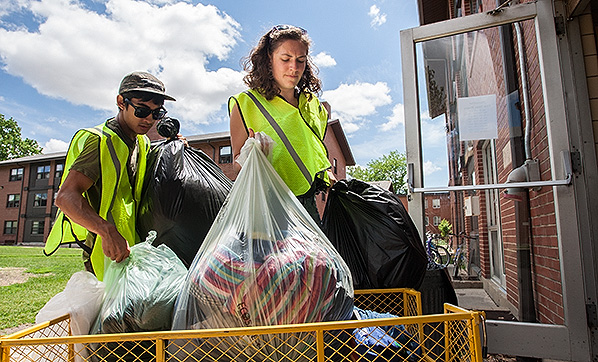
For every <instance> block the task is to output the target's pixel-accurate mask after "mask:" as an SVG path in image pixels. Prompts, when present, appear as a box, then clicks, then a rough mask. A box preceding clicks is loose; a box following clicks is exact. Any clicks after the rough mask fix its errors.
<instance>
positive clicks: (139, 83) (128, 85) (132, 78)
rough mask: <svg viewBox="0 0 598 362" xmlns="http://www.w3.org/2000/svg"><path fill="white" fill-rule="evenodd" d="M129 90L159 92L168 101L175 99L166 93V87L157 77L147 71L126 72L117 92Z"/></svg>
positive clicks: (121, 92)
mask: <svg viewBox="0 0 598 362" xmlns="http://www.w3.org/2000/svg"><path fill="white" fill-rule="evenodd" d="M131 91H142V92H149V93H155V94H160V95H163V96H164V99H166V100H169V101H175V100H176V99H174V98H173V97H171V96H169V95H168V94H166V88H165V87H164V83H162V82H161V81H160V80H159V79H158V78H156V77H154V76H153V75H151V74H150V73H147V72H133V73H131V74H127V75H126V76H125V77H124V78H123V80H122V82H120V87H119V88H118V94H123V93H126V92H131Z"/></svg>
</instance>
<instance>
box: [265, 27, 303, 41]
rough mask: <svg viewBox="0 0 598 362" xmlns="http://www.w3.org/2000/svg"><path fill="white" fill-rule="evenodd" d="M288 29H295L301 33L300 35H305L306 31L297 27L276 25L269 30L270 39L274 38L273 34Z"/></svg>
mask: <svg viewBox="0 0 598 362" xmlns="http://www.w3.org/2000/svg"><path fill="white" fill-rule="evenodd" d="M289 29H297V30H299V31H300V32H301V34H302V35H305V34H307V30H305V29H303V28H300V27H298V26H294V25H286V24H283V25H276V26H274V27H273V28H272V29H270V37H271V38H272V37H273V36H274V34H276V33H277V32H279V31H281V30H289Z"/></svg>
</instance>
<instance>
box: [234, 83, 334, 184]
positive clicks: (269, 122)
mask: <svg viewBox="0 0 598 362" xmlns="http://www.w3.org/2000/svg"><path fill="white" fill-rule="evenodd" d="M235 104H237V105H238V107H239V111H240V113H241V118H242V120H243V122H244V123H245V127H248V128H251V129H253V130H254V131H255V132H256V133H257V132H264V133H266V134H267V135H268V136H270V137H272V139H273V140H274V142H276V144H275V146H274V148H273V149H272V153H271V157H272V158H271V162H272V166H273V167H274V169H275V170H276V172H277V173H278V174H279V175H280V177H281V178H282V179H283V180H284V182H285V183H286V184H287V186H288V187H289V189H291V191H293V193H294V194H295V195H296V196H300V195H303V194H305V193H306V192H307V191H309V189H310V188H311V185H312V183H313V182H314V179H315V177H316V174H318V173H321V174H320V176H319V177H321V178H322V179H323V180H324V181H325V182H327V183H328V175H327V173H326V172H322V171H325V170H327V169H329V168H330V161H329V160H328V150H327V149H326V146H325V145H324V142H323V141H324V136H325V134H326V126H327V123H328V112H327V111H326V109H325V108H324V107H323V106H322V104H321V103H320V101H319V100H318V98H317V97H315V96H312V97H311V99H309V100H308V97H307V96H306V95H305V94H303V93H301V94H300V95H299V106H298V107H294V106H293V105H292V104H290V103H288V102H287V101H285V100H284V99H283V98H281V97H274V98H273V99H272V100H270V101H268V100H267V99H266V98H265V97H264V96H262V95H261V94H260V93H259V92H257V91H255V90H249V91H246V92H242V93H239V94H237V95H236V96H232V97H231V98H230V99H229V101H228V107H229V113H230V111H231V110H232V109H233V107H234V105H235ZM268 115H269V116H270V117H268ZM268 118H270V119H268Z"/></svg>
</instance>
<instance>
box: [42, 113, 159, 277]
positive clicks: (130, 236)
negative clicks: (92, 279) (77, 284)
mask: <svg viewBox="0 0 598 362" xmlns="http://www.w3.org/2000/svg"><path fill="white" fill-rule="evenodd" d="M91 135H97V136H99V137H100V171H101V180H102V181H101V182H102V187H101V190H102V194H101V196H100V208H99V212H98V214H99V216H100V217H101V218H103V219H104V220H107V221H109V222H110V223H112V224H114V225H115V226H116V228H117V230H118V231H119V232H120V234H121V235H122V236H123V237H124V238H125V240H127V241H128V242H129V245H131V246H132V245H135V244H136V243H138V242H139V241H140V237H139V235H137V232H136V230H135V220H136V215H137V205H138V201H139V200H140V198H141V191H142V186H143V178H144V175H145V168H146V160H147V153H148V151H149V145H150V141H149V139H148V138H147V136H145V135H137V141H138V143H139V156H138V159H137V163H138V168H137V178H136V181H135V187H132V185H131V183H130V181H129V175H128V173H127V160H128V158H129V147H128V146H127V144H126V143H125V142H124V141H123V140H122V139H121V138H120V137H119V136H118V135H117V134H116V133H115V132H114V131H112V130H111V129H110V128H108V127H107V126H106V123H104V124H102V125H99V126H96V127H94V128H87V129H82V130H79V131H78V132H77V133H76V134H75V136H74V137H73V139H72V140H71V144H70V146H69V151H68V153H67V157H66V162H65V167H64V169H65V171H67V172H65V173H64V174H63V175H62V179H61V182H60V184H61V185H62V183H63V182H64V180H65V179H66V177H67V175H68V170H70V167H71V165H72V164H73V162H74V161H75V159H77V157H78V156H79V154H80V153H81V151H82V150H83V147H84V146H85V142H86V140H87V138H88V137H90V136H91ZM84 196H86V195H85V194H84ZM88 233H89V232H88V231H87V230H86V229H85V228H84V227H82V226H81V225H78V224H76V223H74V222H71V221H70V220H69V219H68V217H67V216H66V215H64V213H63V212H62V211H60V210H58V214H57V215H56V220H55V222H54V225H53V226H52V229H51V230H50V234H49V235H48V238H47V239H46V245H45V247H44V254H46V255H52V254H53V253H54V252H56V250H58V248H59V247H60V245H61V244H71V243H77V244H79V245H80V246H81V247H82V248H83V249H84V250H85V251H86V252H87V253H88V254H89V255H90V257H89V258H90V261H91V264H92V266H93V270H94V272H95V274H96V277H97V278H98V280H102V279H103V277H104V268H105V267H107V265H106V266H104V252H103V250H102V240H101V237H100V236H99V235H98V236H97V237H96V240H95V243H94V245H93V247H92V248H91V249H90V248H89V247H88V246H86V245H85V240H86V239H87V235H88Z"/></svg>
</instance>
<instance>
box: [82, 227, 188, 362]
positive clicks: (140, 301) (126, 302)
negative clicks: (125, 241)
mask: <svg viewBox="0 0 598 362" xmlns="http://www.w3.org/2000/svg"><path fill="white" fill-rule="evenodd" d="M154 238H155V232H154V231H152V232H150V235H149V236H148V238H147V239H146V241H145V242H142V243H139V244H136V245H134V246H132V247H131V254H130V255H129V257H128V258H127V259H125V260H123V261H122V262H120V263H116V262H112V263H111V264H110V265H109V266H108V269H107V270H106V274H105V277H104V282H105V285H106V289H105V296H104V302H103V304H102V308H101V309H100V313H99V315H98V318H97V320H96V322H95V325H94V327H93V328H92V331H91V332H92V334H106V333H127V332H145V331H164V330H170V327H171V323H172V312H173V307H174V303H175V301H176V298H177V295H178V293H179V291H180V288H181V286H182V283H183V281H184V280H185V277H186V275H187V268H185V266H184V265H183V263H182V262H181V261H180V260H179V258H178V257H177V256H176V254H175V253H174V252H173V251H172V250H170V249H169V248H168V247H167V246H166V245H159V246H158V247H154V246H152V245H151V243H152V241H153V240H154ZM123 346H124V347H123ZM123 346H120V344H118V343H105V344H97V345H96V344H92V346H91V349H92V350H93V351H94V353H93V355H95V356H102V357H103V358H106V359H107V360H121V359H124V360H126V359H127V358H128V357H127V356H131V353H128V350H129V349H131V350H133V351H135V350H136V348H135V346H134V344H131V343H129V344H127V343H124V344H123ZM139 353H140V354H139ZM139 353H137V354H136V356H137V357H140V356H141V355H144V352H143V349H141V352H139ZM131 357H132V358H133V357H134V356H131ZM145 357H147V358H150V356H145ZM140 359H141V360H144V358H140ZM150 359H151V358H150Z"/></svg>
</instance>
